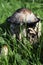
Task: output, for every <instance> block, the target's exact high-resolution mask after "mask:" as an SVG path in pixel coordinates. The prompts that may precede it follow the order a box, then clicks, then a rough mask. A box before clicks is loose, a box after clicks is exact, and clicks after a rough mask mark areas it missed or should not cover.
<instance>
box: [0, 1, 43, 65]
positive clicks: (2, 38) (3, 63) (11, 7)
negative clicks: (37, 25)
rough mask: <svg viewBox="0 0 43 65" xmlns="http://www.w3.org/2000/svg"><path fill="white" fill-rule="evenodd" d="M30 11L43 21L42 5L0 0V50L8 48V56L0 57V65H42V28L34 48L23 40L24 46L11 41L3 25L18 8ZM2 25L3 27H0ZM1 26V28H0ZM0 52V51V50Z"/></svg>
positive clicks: (9, 34)
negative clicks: (4, 46) (4, 47)
mask: <svg viewBox="0 0 43 65" xmlns="http://www.w3.org/2000/svg"><path fill="white" fill-rule="evenodd" d="M36 5H37V6H36ZM21 7H26V8H28V9H31V10H32V11H33V12H34V13H35V14H37V15H38V16H39V17H40V18H41V19H43V4H41V3H29V2H22V1H21V0H6V1H5V0H0V48H1V47H2V46H3V45H4V44H5V45H7V46H8V52H9V53H8V56H4V55H0V65H43V28H42V36H41V38H40V40H39V42H38V44H36V45H35V46H32V45H31V44H30V43H29V41H28V40H26V39H25V38H24V44H23V43H22V42H20V41H19V43H17V41H16V38H15V39H13V38H12V35H11V33H10V32H9V29H8V28H7V30H6V29H5V27H4V26H3V25H5V26H6V24H3V23H4V22H6V19H7V17H9V16H11V15H12V14H13V13H14V12H15V11H16V10H17V9H18V8H21ZM2 24H3V25H2ZM1 25H2V26H1ZM42 27H43V21H42ZM0 50H1V49H0Z"/></svg>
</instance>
